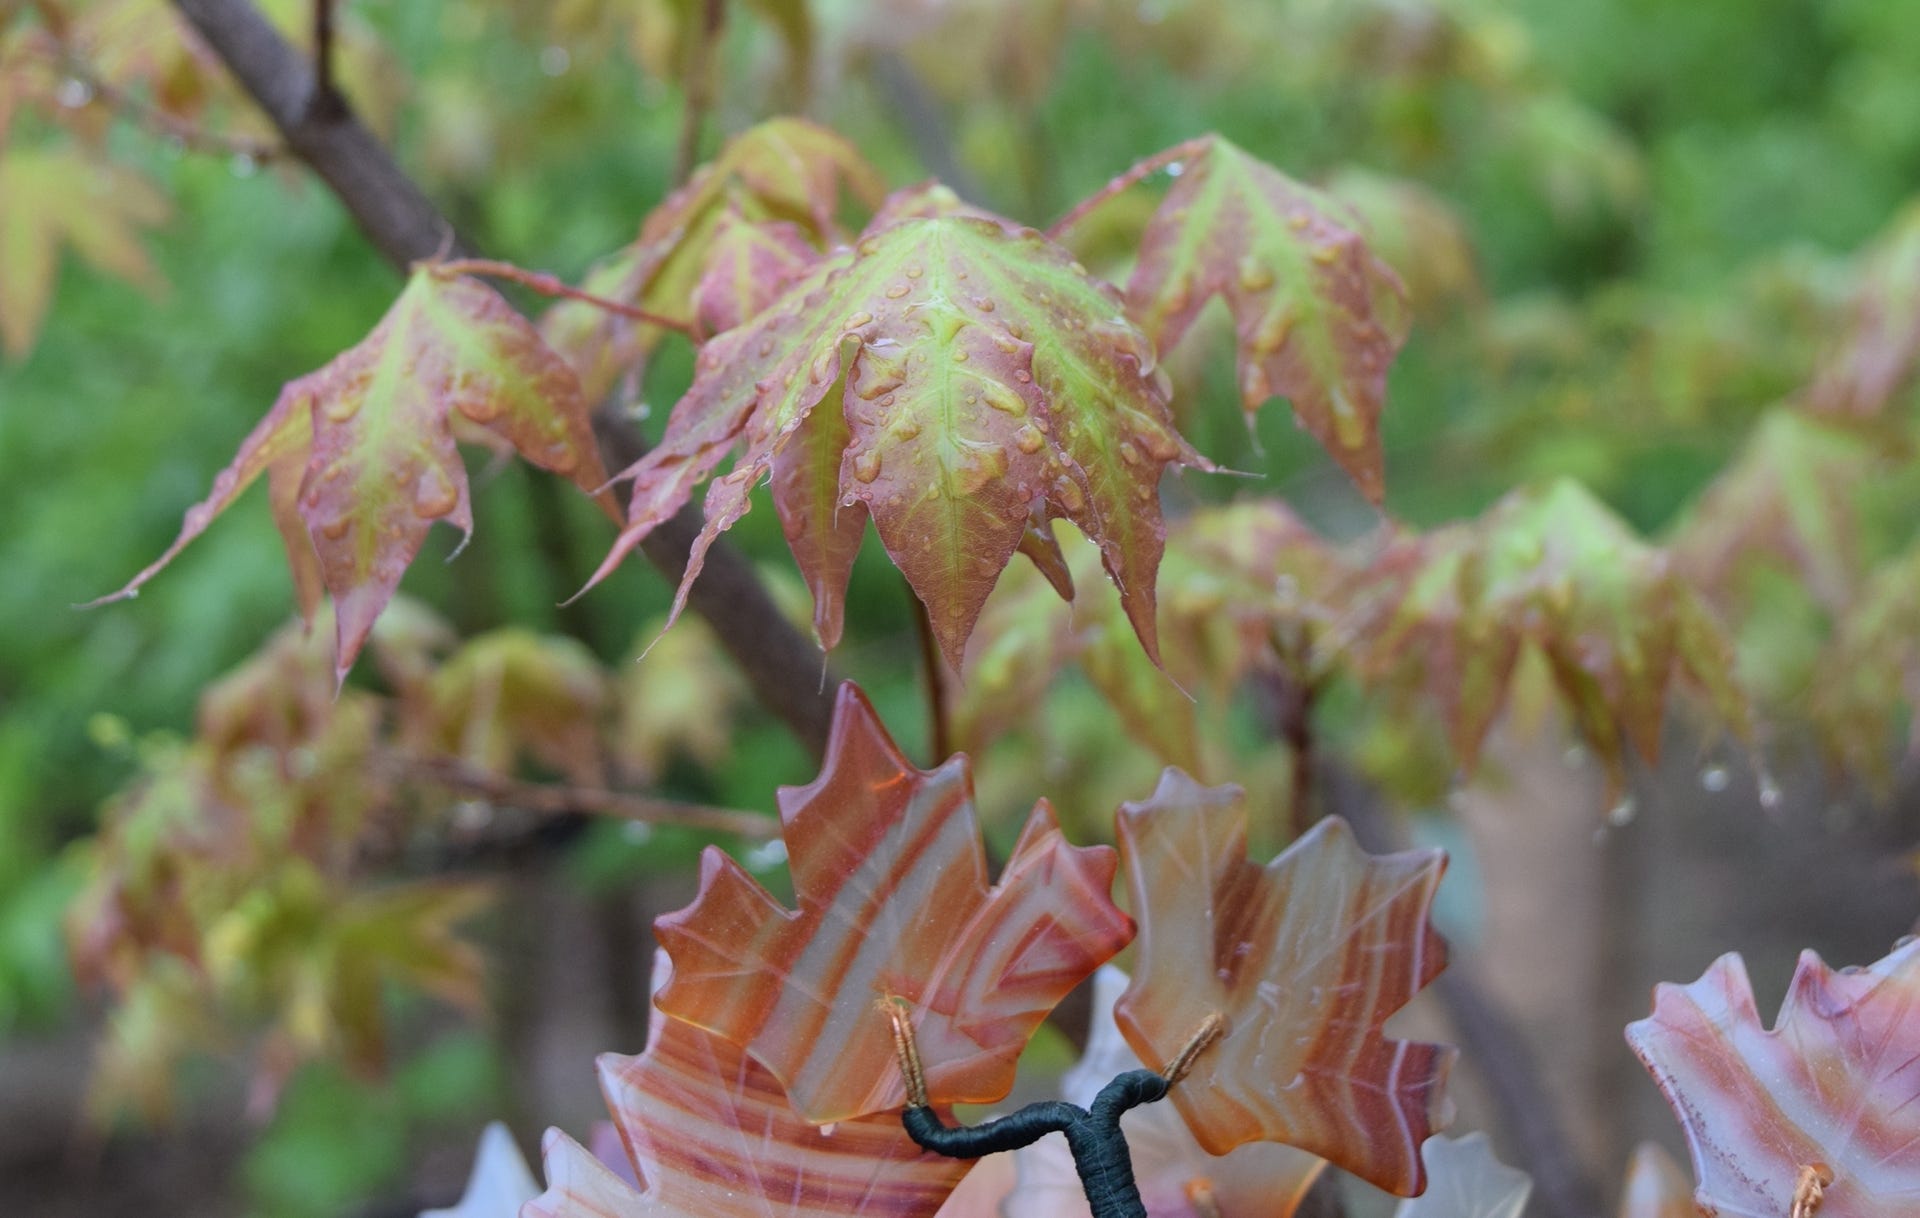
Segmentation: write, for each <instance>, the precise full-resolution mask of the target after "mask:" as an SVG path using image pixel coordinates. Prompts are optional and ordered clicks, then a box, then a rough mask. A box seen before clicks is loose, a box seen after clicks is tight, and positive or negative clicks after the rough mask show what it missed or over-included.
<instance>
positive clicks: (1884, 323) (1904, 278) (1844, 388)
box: [1811, 203, 1920, 418]
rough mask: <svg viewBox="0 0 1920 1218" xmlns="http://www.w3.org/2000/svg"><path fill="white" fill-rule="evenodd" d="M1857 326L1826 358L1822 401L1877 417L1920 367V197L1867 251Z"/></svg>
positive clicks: (1815, 397)
mask: <svg viewBox="0 0 1920 1218" xmlns="http://www.w3.org/2000/svg"><path fill="white" fill-rule="evenodd" d="M1862 260H1863V262H1864V263H1865V267H1864V270H1863V273H1862V274H1861V277H1860V282H1859V286H1858V288H1857V290H1856V293H1855V298H1854V304H1853V320H1852V325H1851V328H1850V332H1849V333H1848V334H1847V335H1846V337H1845V338H1844V339H1843V340H1842V341H1841V342H1840V343H1839V344H1838V347H1837V349H1836V350H1835V351H1834V352H1832V353H1831V354H1830V355H1828V357H1827V358H1826V360H1825V361H1824V362H1823V364H1822V366H1821V369H1820V372H1819V374H1818V375H1817V376H1816V377H1815V379H1814V383H1813V387H1812V394H1811V396H1812V401H1813V405H1814V408H1815V409H1817V410H1822V411H1826V412H1829V413H1833V414H1846V415H1853V416H1855V417H1859V418H1870V417H1873V416H1875V415H1878V414H1880V413H1882V412H1883V411H1885V410H1886V408H1887V405H1888V403H1890V402H1892V401H1893V400H1894V399H1895V398H1896V397H1897V396H1898V394H1899V393H1900V391H1901V389H1902V387H1903V386H1905V385H1908V384H1910V383H1912V380H1913V377H1914V374H1915V373H1916V371H1920V203H1916V204H1913V205H1911V206H1909V207H1908V208H1907V209H1906V211H1904V212H1903V213H1901V215H1900V216H1899V217H1897V218H1896V219H1895V220H1894V222H1893V224H1892V225H1891V226H1889V228H1888V230H1887V231H1886V232H1885V233H1884V234H1883V235H1882V236H1881V237H1880V238H1879V239H1878V240H1877V241H1875V242H1874V243H1873V244H1872V245H1871V246H1869V247H1868V249H1867V250H1866V252H1865V253H1864V254H1863V255H1862Z"/></svg>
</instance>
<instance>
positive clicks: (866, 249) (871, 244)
mask: <svg viewBox="0 0 1920 1218" xmlns="http://www.w3.org/2000/svg"><path fill="white" fill-rule="evenodd" d="M879 252H880V243H879V242H878V241H875V240H874V239H873V238H872V237H868V238H867V239H866V240H865V241H862V242H861V243H860V256H861V257H862V258H871V257H873V256H874V255H875V254H877V253H879Z"/></svg>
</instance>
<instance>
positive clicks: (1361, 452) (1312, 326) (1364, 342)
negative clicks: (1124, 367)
mask: <svg viewBox="0 0 1920 1218" xmlns="http://www.w3.org/2000/svg"><path fill="white" fill-rule="evenodd" d="M1193 148H1194V149H1195V153H1194V155H1193V156H1192V157H1191V158H1188V159H1185V160H1184V161H1182V162H1181V163H1180V166H1181V168H1180V174H1179V176H1178V177H1177V178H1175V180H1174V183H1173V185H1172V187H1170V188H1169V189H1168V191H1167V196H1166V198H1165V199H1164V200H1163V201H1162V202H1161V204H1160V209H1159V210H1158V211H1157V212H1155V213H1154V216H1153V219H1152V220H1151V221H1149V222H1148V224H1147V228H1146V231H1145V232H1144V233H1143V234H1142V235H1141V238H1140V260H1139V262H1137V263H1136V264H1135V265H1134V269H1133V274H1132V276H1131V277H1130V278H1129V279H1128V280H1127V307H1128V309H1129V311H1130V312H1131V314H1132V316H1133V317H1134V319H1135V320H1137V321H1138V322H1139V323H1140V325H1141V327H1142V328H1143V329H1144V330H1146V332H1147V334H1148V336H1149V337H1151V338H1152V339H1153V341H1154V344H1155V346H1156V347H1157V348H1158V349H1159V350H1160V351H1162V352H1166V351H1171V350H1172V349H1173V348H1174V346H1175V344H1177V343H1178V342H1179V341H1180V338H1181V336H1182V335H1184V334H1185V333H1186V332H1187V328H1188V327H1189V326H1191V325H1192V324H1193V322H1194V319H1195V318H1197V317H1198V316H1199V315H1200V310H1201V308H1202V306H1204V305H1205V304H1206V303H1207V301H1208V300H1210V299H1211V298H1213V297H1215V296H1219V297H1222V298H1223V299H1225V300H1226V302H1227V307H1228V308H1229V309H1230V310H1231V311H1232V313H1233V319H1234V329H1235V333H1236V335H1237V337H1238V342H1239V356H1240V401H1241V405H1242V407H1243V408H1244V409H1245V410H1246V412H1247V414H1248V415H1252V413H1253V412H1254V411H1255V410H1258V409H1259V408H1260V406H1261V405H1262V404H1263V403H1265V402H1266V401H1267V399H1268V398H1271V397H1273V396H1274V395H1275V394H1284V395H1285V396H1286V397H1288V398H1290V399H1291V400H1292V402H1293V412H1294V417H1295V418H1296V419H1298V420H1299V422H1300V425H1301V426H1302V427H1305V428H1306V429H1307V430H1308V431H1310V432H1312V433H1313V435H1314V438H1315V439H1317V440H1319V441H1320V443H1321V444H1322V445H1324V446H1325V447H1326V449H1327V451H1328V452H1329V453H1331V454H1332V455H1333V458H1334V460H1336V461H1338V462H1339V463H1340V465H1341V467H1342V468H1344V469H1345V470H1346V471H1347V473H1348V474H1349V475H1350V476H1351V477H1352V478H1353V480H1354V482H1355V483H1356V484H1358V486H1359V487H1360V489H1361V491H1363V492H1364V493H1365V494H1366V496H1367V497H1368V498H1369V499H1372V500H1373V501H1374V502H1376V503H1377V502H1379V501H1380V498H1381V495H1382V494H1383V492H1384V489H1385V485H1384V481H1383V473H1382V462H1381V453H1380V409H1381V407H1382V405H1384V403H1385V401H1386V393H1387V367H1388V365H1389V364H1391V363H1392V362H1393V357H1394V354H1395V353H1396V352H1398V351H1399V349H1400V344H1401V343H1403V342H1405V341H1406V336H1407V316H1406V314H1407V309H1406V300H1405V298H1406V291H1405V289H1404V288H1403V287H1401V285H1400V280H1399V279H1398V277H1396V276H1395V275H1394V273H1393V271H1392V270H1391V269H1390V268H1389V267H1388V266H1387V264H1386V263H1384V262H1382V261H1381V260H1380V259H1378V258H1376V257H1375V256H1374V255H1373V253H1372V251H1371V250H1369V249H1368V248H1367V243H1366V242H1365V240H1364V239H1362V237H1361V236H1360V233H1359V232H1358V231H1357V227H1358V226H1357V221H1355V220H1354V219H1353V218H1351V217H1350V215H1349V213H1348V212H1347V210H1346V207H1345V205H1343V204H1341V203H1340V202H1339V201H1338V200H1335V199H1333V198H1332V197H1331V196H1328V195H1324V194H1322V193H1321V192H1319V191H1317V190H1314V189H1313V188H1311V187H1308V186H1305V185H1302V184H1301V183H1299V182H1296V181H1294V180H1293V179H1292V178H1290V177H1288V176H1287V175H1286V174H1284V173H1282V172H1280V171H1279V170H1278V169H1275V168H1274V167H1273V166H1271V165H1268V164H1266V163H1265V162H1263V161H1260V160H1258V159H1256V158H1255V157H1253V156H1250V155H1249V154H1247V153H1246V152H1244V151H1242V150H1241V149H1239V148H1236V147H1235V146H1234V145H1233V144H1231V143H1229V142H1228V141H1227V140H1225V139H1222V138H1221V137H1220V136H1218V135H1212V136H1207V137H1205V138H1203V139H1200V140H1196V141H1194V144H1193Z"/></svg>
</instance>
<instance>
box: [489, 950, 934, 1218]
mask: <svg viewBox="0 0 1920 1218" xmlns="http://www.w3.org/2000/svg"><path fill="white" fill-rule="evenodd" d="M656 976H658V970H656ZM881 1022H882V1023H883V1024H884V1023H885V1022H886V1021H885V1020H884V1019H882V1020H881ZM599 1070H600V1090H601V1094H602V1095H603V1096H604V1097H605V1098H606V1102H607V1109H608V1111H609V1112H611V1113H612V1115H613V1120H614V1126H615V1128H617V1129H618V1130H619V1133H620V1140H621V1142H622V1144H623V1145H624V1146H625V1149H626V1155H627V1158H628V1159H630V1160H631V1162H632V1165H633V1167H634V1169H635V1175H636V1176H637V1177H638V1179H640V1180H641V1181H643V1182H644V1187H643V1188H642V1189H641V1190H640V1191H638V1192H636V1191H635V1190H634V1188H632V1187H631V1186H629V1185H628V1184H627V1183H626V1182H625V1181H623V1180H621V1179H620V1177H619V1176H618V1175H617V1174H616V1173H615V1172H614V1171H613V1170H612V1169H611V1168H609V1167H607V1166H605V1165H604V1164H602V1163H601V1162H600V1161H599V1160H597V1159H595V1158H594V1157H593V1155H591V1154H590V1153H588V1151H586V1150H585V1149H584V1148H583V1147H581V1146H580V1144H579V1143H577V1142H575V1141H574V1140H573V1139H571V1138H569V1137H567V1136H566V1135H564V1134H562V1133H560V1132H559V1131H558V1130H551V1131H549V1132H548V1134H547V1137H546V1139H545V1144H544V1145H543V1147H542V1152H543V1154H544V1157H545V1160H546V1174H547V1191H546V1192H545V1193H543V1194H542V1195H541V1196H539V1197H538V1198H536V1199H534V1200H533V1201H532V1202H531V1203H529V1204H528V1206H527V1208H526V1210H525V1211H524V1213H525V1215H526V1218H814V1216H818V1218H860V1216H861V1215H874V1216H879V1215H885V1216H888V1218H909V1216H912V1215H923V1216H924V1215H932V1214H933V1213H934V1212H935V1211H937V1210H938V1209H939V1208H940V1205H941V1203H942V1202H943V1201H944V1200H945V1199H946V1197H947V1195H948V1194H949V1193H950V1192H952V1191H953V1188H954V1186H955V1185H957V1184H958V1183H960V1181H961V1178H962V1177H963V1176H965V1175H966V1174H967V1170H968V1168H969V1167H970V1166H971V1164H969V1163H966V1162H963V1161H960V1160H957V1159H946V1158H942V1157H940V1156H938V1155H932V1154H927V1153H925V1152H923V1151H921V1150H920V1148H919V1147H917V1146H915V1145H914V1144H913V1140H912V1139H911V1138H909V1137H908V1136H907V1133H906V1130H905V1129H904V1128H903V1127H902V1126H901V1124H900V1119H899V1117H897V1116H895V1115H893V1114H891V1113H888V1114H884V1115H881V1116H874V1117H867V1118H861V1119H853V1120H842V1121H839V1122H837V1123H835V1124H834V1125H832V1126H831V1127H830V1128H826V1129H821V1128H817V1127H816V1126H815V1125H813V1124H812V1123H810V1122H808V1121H806V1120H804V1119H802V1118H801V1116H800V1115H799V1114H798V1113H796V1112H794V1111H793V1109H792V1107H791V1106H790V1105H789V1103H788V1101H787V1096H786V1093H785V1092H784V1091H782V1090H781V1087H780V1082H779V1080H778V1079H776V1078H775V1077H774V1076H773V1074H772V1072H771V1071H769V1070H768V1069H767V1068H766V1067H764V1066H762V1065H760V1064H759V1063H758V1062H756V1061H754V1060H753V1059H752V1058H751V1057H749V1056H747V1054H746V1053H745V1052H744V1051H743V1050H742V1049H741V1048H740V1047H739V1046H738V1045H735V1044H732V1043H731V1042H729V1041H727V1040H725V1039H723V1038H721V1037H719V1036H715V1035H712V1034H711V1033H708V1032H703V1031H701V1030H700V1029H698V1028H696V1027H693V1026H692V1025H690V1024H685V1023H682V1022H680V1021H679V1020H677V1019H671V1018H668V1017H667V1016H665V1015H664V1014H662V1013H661V1012H660V1011H659V1010H658V1009H656V1010H655V1011H654V1014H653V1019H652V1022H651V1026H650V1028H649V1030H648V1034H647V1048H646V1051H645V1052H644V1053H642V1054H640V1055H639V1056H638V1057H623V1056H620V1055H618V1054H613V1053H608V1054H603V1055H602V1056H601V1057H600V1060H599Z"/></svg>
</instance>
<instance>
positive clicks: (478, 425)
mask: <svg viewBox="0 0 1920 1218" xmlns="http://www.w3.org/2000/svg"><path fill="white" fill-rule="evenodd" d="M467 427H472V428H474V429H477V434H489V435H491V436H492V437H494V438H496V439H498V440H501V441H504V442H505V443H506V444H509V445H511V446H512V447H513V448H514V449H515V450H517V451H518V452H519V453H520V454H521V455H522V456H524V457H525V458H526V459H527V460H528V461H531V462H532V463H533V464H535V465H537V466H539V467H540V468H542V469H545V470H550V471H552V472H554V473H557V474H561V475H564V476H566V477H568V478H570V479H571V480H572V481H573V482H574V483H576V484H577V485H579V486H580V487H581V488H582V489H584V490H587V491H589V492H592V491H595V490H596V489H597V488H599V487H600V486H601V485H602V484H604V483H605V482H606V472H605V470H604V469H603V468H602V466H601V464H600V457H599V454H598V451H597V450H596V449H595V447H594V441H593V433H592V430H591V428H590V426H589V424H588V421H587V408H586V404H585V402H584V401H583V400H582V399H581V396H580V385H579V382H578V380H576V379H575V377H574V375H573V372H572V370H571V369H569V368H568V367H567V365H566V363H565V361H563V360H561V359H560V357H559V356H557V355H555V354H554V353H553V352H552V351H551V350H549V349H548V348H547V346H546V345H545V344H544V343H542V342H541V341H540V337H539V335H538V334H536V333H535V332H534V329H533V327H532V326H531V325H529V324H528V323H527V322H526V321H525V320H524V319H523V318H522V317H521V316H520V315H519V314H518V313H516V312H514V311H513V308H512V306H511V305H509V304H508V303H507V302H506V300H505V299H504V298H502V297H501V296H500V294H499V293H497V292H495V291H494V290H493V289H492V288H489V287H487V286H486V285H485V284H483V283H481V282H479V281H478V280H475V279H470V278H464V277H457V276H449V275H446V274H443V273H442V272H440V271H439V270H437V269H436V268H435V267H434V266H433V265H432V264H429V263H423V264H420V265H418V266H416V267H415V268H414V271H413V275H412V278H411V279H409V280H408V282H407V286H406V288H405V290H403V291H402V292H401V293H400V297H399V299H398V300H396V301H395V302H394V303H393V307H392V308H390V309H389V310H388V311H387V315H386V316H385V317H383V318H381V320H380V323H379V324H378V325H377V326H375V327H374V328H373V331H372V332H371V333H370V334H368V335H367V337H366V338H364V339H362V340H361V341H360V342H359V343H358V344H356V345H355V346H353V347H350V348H348V349H347V350H346V351H344V352H342V353H341V354H340V355H338V356H336V357H335V358H334V359H333V360H332V362H330V363H328V364H327V365H326V366H325V367H323V368H321V369H319V370H318V371H316V372H312V373H309V374H308V375H306V376H303V377H301V378H300V379H299V380H296V381H292V382H290V383H289V384H288V385H287V386H286V387H285V388H284V389H282V390H281V391H280V397H279V399H278V400H277V401H275V402H274V404H273V409H271V410H270V411H268V412H267V416H266V417H265V418H264V419H262V420H261V421H260V422H259V424H257V425H256V426H255V427H254V429H253V431H252V433H251V434H250V435H248V436H247V438H246V439H245V440H244V441H242V442H241V445H240V451H239V453H238V454H237V455H236V456H235V457H234V459H233V462H232V464H230V465H228V466H227V467H226V468H225V469H224V470H222V471H220V474H219V475H218V476H217V477H216V478H215V479H214V482H213V493H212V494H211V495H209V496H208V497H207V498H206V499H205V500H204V501H202V502H201V503H199V504H197V505H195V506H194V507H192V508H189V509H188V510H187V514H186V520H185V523H184V524H183V525H182V527H181V530H180V535H179V536H178V537H177V538H176V539H175V540H174V542H173V544H172V545H171V546H168V547H167V550H166V552H165V553H164V554H162V555H161V556H160V557H159V558H158V559H156V560H155V561H154V562H153V564H152V565H151V566H149V567H147V568H146V570H144V571H142V572H140V574H138V575H136V576H134V577H133V579H132V580H131V581H129V582H128V584H127V586H126V587H124V588H122V589H121V590H120V591H119V592H116V593H114V594H113V595H112V596H108V597H104V598H102V599H101V600H100V601H97V602H95V603H96V604H102V603H105V602H106V601H112V600H117V599H119V598H121V597H125V596H130V595H132V594H133V593H135V592H137V591H139V589H140V586H141V585H142V584H144V583H146V582H147V581H148V580H150V579H152V578H153V577H154V576H155V575H156V574H158V573H159V571H160V569H161V568H163V567H165V566H166V565H167V564H168V563H169V562H171V561H173V558H174V556H175V555H177V554H178V553H179V552H180V551H181V550H182V549H184V548H185V547H186V545H187V543H188V542H190V541H192V540H193V539H194V538H195V537H198V536H199V535H200V534H201V533H202V532H204V531H205V530H206V528H207V526H208V525H209V524H211V523H212V521H213V519H214V517H215V516H218V515H219V514H220V513H221V512H223V511H225V510H226V508H227V506H228V505H229V504H231V503H232V502H233V501H234V500H235V499H236V498H238V497H239V495H240V494H241V492H243V491H244V490H246V488H247V487H248V486H249V485H251V484H252V483H253V481H254V479H256V478H258V477H259V476H260V475H261V474H262V473H265V474H266V475H267V481H268V491H269V496H270V501H271V503H272V507H273V516H274V521H275V523H276V524H278V525H279V528H280V534H281V537H282V538H283V540H284V541H285V542H286V548H287V559H288V562H289V563H290V564H291V565H292V568H293V575H294V585H295V588H296V590H297V591H298V595H299V601H300V605H301V608H302V611H303V612H305V613H307V614H308V615H309V616H311V614H312V611H313V608H314V606H315V604H316V603H317V602H318V599H319V595H320V592H321V589H322V588H324V589H325V590H326V591H327V592H328V593H330V594H332V597H333V602H334V615H335V658H334V663H335V670H336V673H337V677H338V679H340V680H344V679H345V677H346V672H347V670H348V669H349V668H350V667H352V665H353V660H354V657H355V656H356V655H357V654H358V653H359V651H360V647H361V645H362V644H363V643H364V642H365V641H366V638H367V635H368V632H369V631H370V630H371V629H372V628H373V623H374V620H375V619H376V618H377V617H379V615H380V611H381V610H382V609H383V608H385V606H386V604H387V602H388V601H389V600H390V599H391V598H392V596H393V594H394V590H395V588H397V587H398V585H399V583H400V577H401V576H402V575H403V574H404V573H405V571H406V569H407V566H408V565H409V564H410V563H411V562H412V561H413V558H414V555H416V554H418V553H419V552H420V546H421V545H422V543H423V542H424V541H425V540H426V535H427V530H428V529H429V528H430V527H431V526H432V525H433V524H434V522H436V521H446V522H447V523H449V524H452V525H453V526H454V527H456V528H458V529H460V530H461V531H462V532H463V533H467V534H471V533H472V531H473V517H472V511H471V508H470V507H469V505H468V502H467V472H466V467H465V466H464V465H463V464H462V463H461V460H460V454H459V451H458V449H457V447H456V445H455V440H456V438H457V435H456V428H467ZM601 503H602V506H605V507H607V508H608V510H609V511H611V510H612V508H611V500H610V499H608V498H607V497H605V496H602V497H601Z"/></svg>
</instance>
